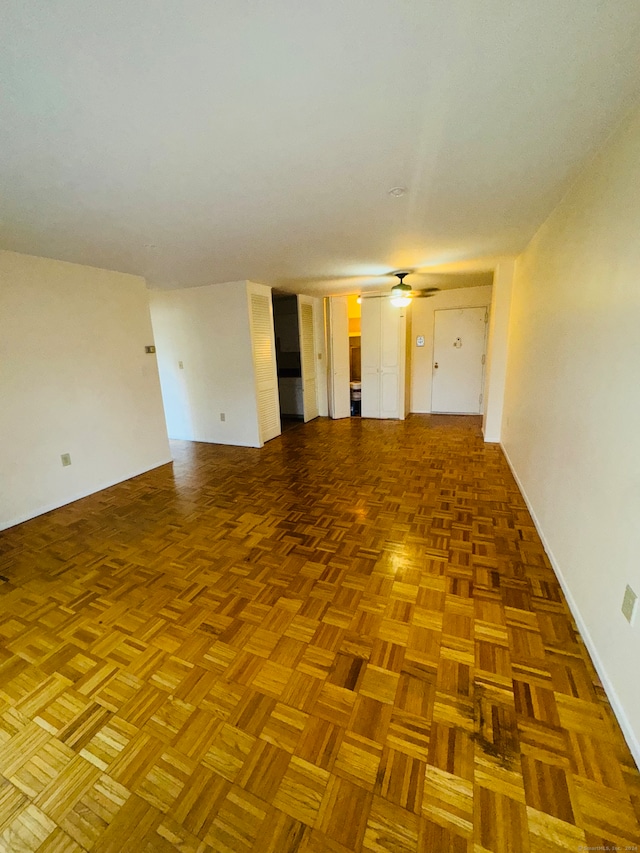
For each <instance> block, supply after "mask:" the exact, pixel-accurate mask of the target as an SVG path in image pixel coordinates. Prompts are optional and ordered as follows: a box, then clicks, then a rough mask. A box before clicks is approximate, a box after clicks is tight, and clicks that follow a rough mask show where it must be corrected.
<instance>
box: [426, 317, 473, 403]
mask: <svg viewBox="0 0 640 853" xmlns="http://www.w3.org/2000/svg"><path fill="white" fill-rule="evenodd" d="M434 314H435V321H434V330H433V365H432V368H433V380H432V385H431V411H433V412H447V413H451V414H458V415H477V414H480V413H481V412H482V383H483V378H484V376H483V374H484V354H485V339H486V328H487V309H486V308H449V309H445V310H440V311H435V312H434Z"/></svg>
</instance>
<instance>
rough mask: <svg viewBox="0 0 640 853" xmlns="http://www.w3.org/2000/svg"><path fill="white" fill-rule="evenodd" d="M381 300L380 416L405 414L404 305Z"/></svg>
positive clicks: (401, 416) (398, 416) (400, 415)
mask: <svg viewBox="0 0 640 853" xmlns="http://www.w3.org/2000/svg"><path fill="white" fill-rule="evenodd" d="M377 301H378V302H380V303H381V304H380V417H381V418H404V395H403V392H404V372H403V371H404V359H405V347H404V326H405V309H402V308H397V307H396V306H395V305H392V304H391V300H390V299H379V300H377Z"/></svg>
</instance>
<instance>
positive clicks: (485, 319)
mask: <svg viewBox="0 0 640 853" xmlns="http://www.w3.org/2000/svg"><path fill="white" fill-rule="evenodd" d="M484 321H485V323H488V322H489V312H488V311H485V312H484Z"/></svg>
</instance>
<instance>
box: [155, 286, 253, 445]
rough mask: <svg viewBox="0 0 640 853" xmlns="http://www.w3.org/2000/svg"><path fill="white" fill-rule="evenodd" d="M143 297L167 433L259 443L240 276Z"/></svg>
mask: <svg viewBox="0 0 640 853" xmlns="http://www.w3.org/2000/svg"><path fill="white" fill-rule="evenodd" d="M150 301H151V316H152V319H153V328H154V333H155V337H156V345H157V348H158V366H159V369H160V379H161V383H162V397H163V400H164V407H165V413H166V417H167V428H168V430H169V436H170V437H171V438H182V439H187V440H188V441H208V442H214V443H217V444H237V445H244V446H248V447H260V446H261V442H260V433H259V429H258V414H257V408H256V390H255V381H254V369H253V358H252V349H251V335H250V327H249V308H248V301H247V282H246V281H231V282H226V283H225V284H212V285H207V286H206V287H190V288H185V289H182V290H171V291H157V290H156V291H150ZM179 362H182V365H183V367H182V369H180V367H179ZM221 413H224V414H225V417H226V420H225V421H224V422H223V421H221V420H220V414H221Z"/></svg>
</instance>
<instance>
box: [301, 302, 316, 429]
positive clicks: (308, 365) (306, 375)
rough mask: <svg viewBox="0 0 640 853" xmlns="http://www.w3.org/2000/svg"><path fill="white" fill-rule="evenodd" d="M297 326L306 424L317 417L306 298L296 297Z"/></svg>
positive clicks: (312, 339)
mask: <svg viewBox="0 0 640 853" xmlns="http://www.w3.org/2000/svg"><path fill="white" fill-rule="evenodd" d="M298 326H299V329H300V358H301V362H302V403H303V409H304V420H305V423H306V421H310V420H312V419H313V418H317V417H318V392H317V387H316V345H315V328H314V323H313V302H311V301H310V300H309V298H308V297H304V296H298Z"/></svg>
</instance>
